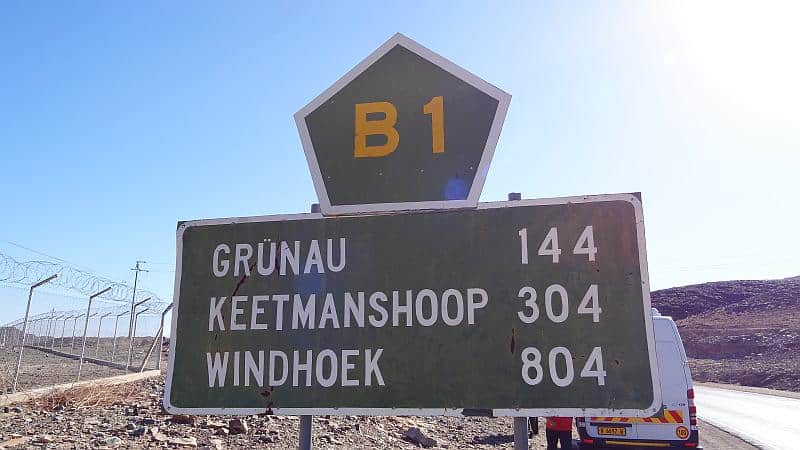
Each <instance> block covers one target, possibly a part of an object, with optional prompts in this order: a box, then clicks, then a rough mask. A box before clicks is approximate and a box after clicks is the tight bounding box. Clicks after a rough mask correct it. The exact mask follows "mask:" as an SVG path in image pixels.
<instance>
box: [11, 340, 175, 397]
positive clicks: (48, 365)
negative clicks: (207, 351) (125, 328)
mask: <svg viewBox="0 0 800 450" xmlns="http://www.w3.org/2000/svg"><path fill="white" fill-rule="evenodd" d="M151 340H152V338H149V339H148V338H137V339H136V341H135V344H136V345H135V346H134V352H133V357H132V360H133V361H135V363H136V364H135V365H136V366H138V365H139V364H141V361H142V359H143V358H144V355H145V353H146V352H147V350H148V347H149V345H150V342H151ZM80 345H81V342H80V340H78V341H77V342H76V344H75V350H74V351H75V353H77V354H80ZM111 347H112V342H111V340H110V339H108V340H105V339H103V340H101V342H100V352H99V358H100V359H109V357H110V355H111ZM55 348H56V350H59V345H58V342H57V343H56V346H55ZM121 349H122V350H121ZM64 351H67V352H68V351H69V344H66V345H65V347H64ZM127 351H128V340H127V339H118V340H117V351H116V355H117V356H116V358H115V360H116V361H117V362H119V361H121V360H123V355H124V356H127ZM17 353H18V349H14V350H13V351H12V349H11V348H0V393H3V392H10V391H11V384H12V382H13V377H14V369H15V368H16V365H17ZM94 355H95V342H94V341H90V342H87V345H86V356H88V357H92V358H93V357H94ZM162 361H165V360H162ZM148 367H155V357H151V358H150V363H149V364H148ZM124 373H125V372H124V371H122V370H119V369H113V368H110V367H105V366H100V365H97V364H92V363H88V362H84V365H83V368H82V369H81V379H82V380H91V379H95V378H103V377H109V376H113V375H123V374H124ZM77 375H78V360H77V359H69V358H65V357H62V356H57V355H53V354H50V353H45V352H42V351H39V350H36V349H32V348H25V351H24V352H23V353H22V365H21V367H20V375H19V381H18V383H17V391H24V390H26V389H31V388H37V387H45V386H53V385H57V384H64V383H70V382H72V381H75V379H76V377H77Z"/></svg>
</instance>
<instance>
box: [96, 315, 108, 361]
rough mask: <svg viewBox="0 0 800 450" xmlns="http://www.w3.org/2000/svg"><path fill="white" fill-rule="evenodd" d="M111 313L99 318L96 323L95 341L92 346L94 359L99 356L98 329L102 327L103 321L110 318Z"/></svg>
mask: <svg viewBox="0 0 800 450" xmlns="http://www.w3.org/2000/svg"><path fill="white" fill-rule="evenodd" d="M110 315H111V313H110V312H109V313H105V314H103V315H102V316H100V319H99V320H98V322H97V341H96V342H95V344H94V357H95V358H97V357H98V355H100V329H101V328H102V327H103V319H105V318H106V317H108V316H110Z"/></svg>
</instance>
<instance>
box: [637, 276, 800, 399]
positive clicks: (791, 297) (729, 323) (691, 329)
mask: <svg viewBox="0 0 800 450" xmlns="http://www.w3.org/2000/svg"><path fill="white" fill-rule="evenodd" d="M652 299H653V306H654V307H656V308H658V309H659V311H660V312H661V313H662V314H664V315H669V316H672V317H673V318H674V319H675V320H676V323H677V325H678V329H679V330H680V333H681V336H682V337H683V343H684V346H685V347H686V353H687V355H688V356H689V358H690V360H689V363H690V365H691V368H692V375H693V377H694V378H695V379H696V380H698V381H712V382H719V383H728V384H741V385H746V386H758V387H769V388H773V389H781V390H790V391H795V392H800V357H798V356H797V355H798V354H800V277H794V278H786V279H781V280H745V281H723V282H716V283H704V284H698V285H692V286H684V287H677V288H671V289H665V290H661V291H655V292H653V293H652Z"/></svg>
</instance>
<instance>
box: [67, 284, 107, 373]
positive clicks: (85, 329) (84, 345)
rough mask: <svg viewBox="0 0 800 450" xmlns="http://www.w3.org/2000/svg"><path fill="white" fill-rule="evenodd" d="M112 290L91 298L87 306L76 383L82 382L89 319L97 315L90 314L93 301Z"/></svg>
mask: <svg viewBox="0 0 800 450" xmlns="http://www.w3.org/2000/svg"><path fill="white" fill-rule="evenodd" d="M110 290H111V286H109V287H107V288H105V289H103V290H102V291H100V292H96V293H94V294H92V295H90V296H89V304H88V305H87V306H86V321H84V322H83V344H81V357H80V359H79V362H78V376H77V377H76V378H75V381H76V382H78V381H80V380H81V369H83V355H84V354H85V353H86V338H87V334H86V331H87V330H88V329H89V318H90V317H92V316H94V315H95V314H90V313H91V311H92V300H94V299H95V297H99V296H101V295H103V294H105V293H106V292H108V291H110ZM99 335H100V331H99V330H98V336H99Z"/></svg>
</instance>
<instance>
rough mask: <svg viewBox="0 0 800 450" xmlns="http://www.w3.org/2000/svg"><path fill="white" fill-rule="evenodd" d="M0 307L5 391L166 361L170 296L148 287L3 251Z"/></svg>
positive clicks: (1, 387)
mask: <svg viewBox="0 0 800 450" xmlns="http://www.w3.org/2000/svg"><path fill="white" fill-rule="evenodd" d="M48 274H49V275H48ZM62 274H66V276H67V277H69V279H68V280H65V279H64V278H62V277H61V275H62ZM59 279H60V281H56V280H59ZM48 288H49V289H48ZM74 294H77V295H74ZM125 297H127V298H125ZM131 299H135V300H133V301H132V300H131ZM26 303H27V304H26ZM20 306H21V307H20ZM0 308H4V309H5V311H0V316H5V317H6V318H9V317H15V318H14V319H13V320H11V321H7V322H6V323H3V324H2V325H0V395H5V394H10V393H14V392H24V391H28V390H31V389H36V388H42V387H49V386H55V385H60V384H69V383H74V382H76V381H81V380H90V379H96V378H103V377H108V376H113V375H122V374H125V373H131V372H140V371H145V370H152V369H161V368H164V367H165V366H166V364H165V362H166V359H165V358H166V353H165V351H166V349H167V347H168V345H166V341H167V339H168V338H166V337H165V333H164V329H163V327H164V326H166V327H168V326H169V325H168V324H169V315H168V313H169V311H170V310H171V303H169V302H167V301H164V300H162V299H160V298H158V296H156V295H155V294H153V293H152V292H149V291H147V290H144V289H139V290H135V291H134V289H133V288H131V287H129V286H127V285H126V284H124V283H118V282H112V281H109V280H106V279H104V278H102V277H97V276H95V275H93V274H91V273H89V272H86V271H81V270H77V269H73V268H71V267H68V266H66V265H65V264H60V263H52V262H41V261H29V262H22V263H21V262H18V261H17V260H15V259H12V258H11V257H9V256H7V255H5V254H3V253H2V252H0Z"/></svg>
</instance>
